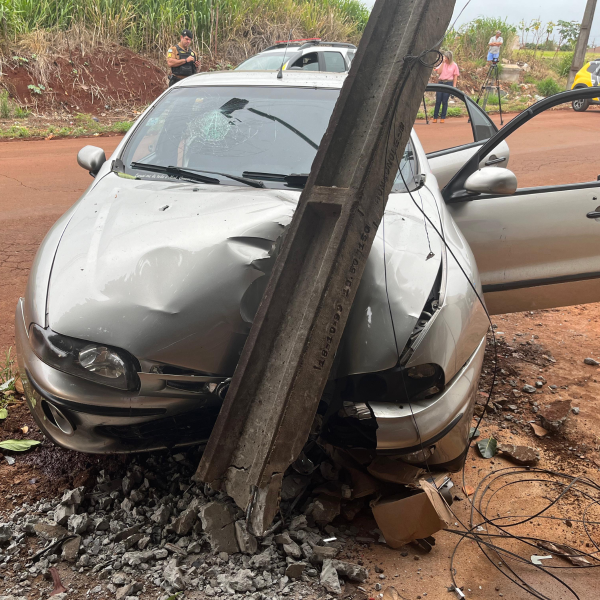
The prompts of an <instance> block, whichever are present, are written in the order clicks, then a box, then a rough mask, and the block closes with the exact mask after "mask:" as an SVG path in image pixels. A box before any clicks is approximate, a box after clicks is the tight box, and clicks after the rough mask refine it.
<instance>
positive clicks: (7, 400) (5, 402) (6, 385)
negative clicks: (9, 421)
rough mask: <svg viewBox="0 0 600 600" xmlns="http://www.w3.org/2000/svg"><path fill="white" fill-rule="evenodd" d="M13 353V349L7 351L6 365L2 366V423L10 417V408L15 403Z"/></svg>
mask: <svg viewBox="0 0 600 600" xmlns="http://www.w3.org/2000/svg"><path fill="white" fill-rule="evenodd" d="M11 351H12V348H9V349H8V350H7V351H6V356H5V357H4V364H3V365H0V421H3V420H4V419H6V417H7V416H8V407H9V405H10V404H11V403H12V402H13V396H14V393H15V373H14V360H13V358H12V356H11Z"/></svg>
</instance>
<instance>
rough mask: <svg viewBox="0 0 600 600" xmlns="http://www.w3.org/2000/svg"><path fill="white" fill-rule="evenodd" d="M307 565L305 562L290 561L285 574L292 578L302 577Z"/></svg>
mask: <svg viewBox="0 0 600 600" xmlns="http://www.w3.org/2000/svg"><path fill="white" fill-rule="evenodd" d="M307 566H308V565H307V564H306V563H303V562H295V563H290V564H289V565H288V566H287V567H286V569H285V575H286V577H289V578H290V579H300V577H302V573H304V570H305V569H306V567H307Z"/></svg>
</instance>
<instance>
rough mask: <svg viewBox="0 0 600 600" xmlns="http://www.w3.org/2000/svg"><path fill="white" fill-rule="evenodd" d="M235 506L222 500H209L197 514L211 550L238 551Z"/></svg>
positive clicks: (232, 552)
mask: <svg viewBox="0 0 600 600" xmlns="http://www.w3.org/2000/svg"><path fill="white" fill-rule="evenodd" d="M236 512H237V511H236V508H235V507H234V506H232V505H231V504H225V503H223V502H210V503H209V504H205V505H204V506H202V507H201V508H200V511H199V514H198V516H199V517H200V520H201V521H202V527H203V529H204V532H205V533H206V536H207V538H208V542H209V544H210V547H211V548H212V550H213V552H227V554H235V553H236V552H239V551H240V548H239V546H238V543H237V539H236V536H235V521H236Z"/></svg>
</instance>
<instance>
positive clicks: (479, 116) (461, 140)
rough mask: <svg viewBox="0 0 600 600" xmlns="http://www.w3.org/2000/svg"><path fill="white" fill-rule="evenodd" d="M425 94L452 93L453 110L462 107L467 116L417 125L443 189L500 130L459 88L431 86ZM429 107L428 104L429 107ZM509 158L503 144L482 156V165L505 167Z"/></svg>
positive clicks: (430, 164) (434, 172) (420, 122)
mask: <svg viewBox="0 0 600 600" xmlns="http://www.w3.org/2000/svg"><path fill="white" fill-rule="evenodd" d="M425 92H444V93H450V94H452V96H453V97H454V100H453V102H454V104H455V106H452V108H457V107H458V106H460V107H461V108H462V109H463V114H464V116H462V117H458V118H455V117H451V118H449V119H447V120H446V122H445V123H444V124H443V125H442V124H441V123H438V124H434V123H432V122H431V120H429V124H428V121H427V119H425V120H424V119H420V120H418V121H417V122H416V123H415V130H416V131H417V134H418V136H419V140H420V141H421V144H422V145H423V147H424V149H425V152H426V153H427V159H428V161H429V166H430V167H431V170H432V171H433V174H434V175H435V177H436V179H437V180H438V185H439V186H440V189H441V188H443V187H444V186H445V185H446V184H447V183H448V182H449V181H450V179H452V177H454V175H456V173H457V172H458V170H459V169H460V168H461V167H463V166H464V165H465V163H466V162H467V161H468V160H469V159H470V158H471V157H472V156H473V154H475V152H476V151H477V150H478V149H480V148H481V147H482V146H483V144H485V142H487V141H488V140H489V139H490V138H492V137H493V136H494V135H496V133H497V132H498V128H497V127H496V125H495V124H494V122H493V121H492V120H491V119H490V117H489V116H488V115H487V114H486V112H485V111H484V110H482V108H481V107H480V106H478V105H477V104H475V102H473V101H472V100H471V99H470V98H469V97H468V96H466V95H465V94H464V93H463V92H461V91H460V90H459V89H457V88H454V87H451V86H448V85H442V84H439V83H430V84H429V85H428V86H427V88H426V90H425ZM430 107H431V106H430V105H429V106H427V105H426V108H430ZM467 115H468V116H467ZM508 158H509V150H508V146H507V144H506V143H503V144H500V145H499V146H498V147H497V148H496V149H495V151H494V152H492V153H490V154H489V155H488V156H485V157H483V159H482V166H484V165H486V164H487V165H488V166H489V165H492V164H496V165H498V166H500V167H502V166H506V164H507V161H508Z"/></svg>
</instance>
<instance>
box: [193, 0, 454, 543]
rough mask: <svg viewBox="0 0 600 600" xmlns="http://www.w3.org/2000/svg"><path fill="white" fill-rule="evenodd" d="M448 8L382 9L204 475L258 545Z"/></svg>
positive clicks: (343, 315) (319, 390) (329, 355)
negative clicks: (238, 512)
mask: <svg viewBox="0 0 600 600" xmlns="http://www.w3.org/2000/svg"><path fill="white" fill-rule="evenodd" d="M453 8H454V0H377V1H376V3H375V6H374V7H373V11H372V13H371V17H370V19H369V22H368V24H367V27H366V29H365V32H364V35H363V38H362V41H361V43H360V46H359V48H358V51H357V54H356V58H355V59H354V61H353V63H352V68H351V70H350V73H349V75H348V77H347V79H346V81H345V83H344V86H343V88H342V90H341V93H340V97H339V99H338V101H337V104H336V107H335V109H334V112H333V115H332V117H331V120H330V122H329V127H328V129H327V132H326V134H325V136H324V138H323V140H322V142H321V145H320V147H319V150H318V152H317V155H316V157H315V160H314V163H313V166H312V170H311V174H310V177H309V179H308V182H307V184H306V187H305V189H304V191H303V192H302V195H301V197H300V201H299V203H298V207H297V209H296V212H295V214H294V217H293V219H292V222H291V224H290V228H289V231H288V233H287V236H286V238H285V241H284V243H283V245H282V249H281V252H280V254H279V256H278V258H277V261H276V263H275V265H274V268H273V272H272V274H271V278H270V280H269V283H268V286H267V290H266V292H265V295H264V297H263V300H262V302H261V305H260V307H259V309H258V313H257V315H256V318H255V319H254V324H253V326H252V329H251V331H250V335H249V337H248V340H247V341H246V345H245V346H244V350H243V352H242V356H241V358H240V361H239V363H238V366H237V369H236V371H235V374H234V377H233V380H232V382H231V386H230V388H229V391H228V393H227V396H226V398H225V401H224V402H223V406H222V408H221V412H220V414H219V418H218V420H217V423H216V425H215V427H214V430H213V432H212V434H211V437H210V439H209V442H208V445H207V448H206V450H205V452H204V455H203V457H202V460H201V462H200V466H199V467H198V472H197V474H196V479H199V480H201V481H204V482H208V483H210V484H211V485H212V486H213V487H214V488H217V489H219V490H222V491H224V492H226V493H227V494H228V495H229V496H231V497H232V498H233V499H234V500H235V502H236V503H237V505H238V506H239V507H240V508H243V509H244V510H246V514H247V520H248V525H249V528H250V530H251V531H252V532H253V533H255V534H257V535H262V534H263V533H264V531H265V530H266V528H268V527H269V525H270V523H271V521H272V520H273V518H274V516H275V515H276V512H277V509H278V505H279V492H280V487H281V482H282V478H283V474H284V472H285V470H286V469H287V468H288V466H289V465H290V464H291V463H292V462H293V461H294V460H295V459H296V458H297V457H298V455H299V454H300V452H301V450H302V448H303V446H304V444H305V443H306V441H307V439H308V435H309V432H310V428H311V425H312V423H313V420H314V416H315V414H316V410H317V407H318V404H319V401H320V399H321V396H322V394H323V390H324V388H325V384H326V383H327V378H328V375H329V371H330V369H331V365H332V363H333V358H334V356H335V353H336V351H337V348H338V344H339V342H340V338H341V336H342V333H343V331H344V326H345V324H346V320H347V318H348V314H349V312H350V308H351V306H352V302H353V300H354V296H355V294H356V290H357V288H358V285H359V283H360V280H361V277H362V273H363V269H364V267H365V264H366V262H367V258H368V256H369V251H370V249H371V245H372V243H373V239H374V237H375V234H376V232H377V228H378V227H379V223H380V222H381V219H382V217H383V211H384V209H385V205H386V202H387V198H388V195H389V193H390V191H391V188H392V185H393V183H394V179H395V177H396V174H397V172H398V162H399V157H401V156H402V155H403V152H404V148H405V146H406V143H407V142H408V138H409V136H410V132H411V129H412V125H413V123H414V120H415V118H416V115H417V111H418V109H419V105H420V102H421V99H422V97H423V93H424V92H425V87H426V85H427V82H428V80H429V76H430V74H431V68H432V64H431V63H432V62H435V61H436V58H437V56H438V55H437V54H435V53H434V52H430V50H431V49H437V48H438V46H439V44H440V43H441V41H442V39H443V37H444V33H445V32H446V29H447V27H448V24H449V22H450V17H451V16H452V11H453ZM284 77H285V74H284Z"/></svg>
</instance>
